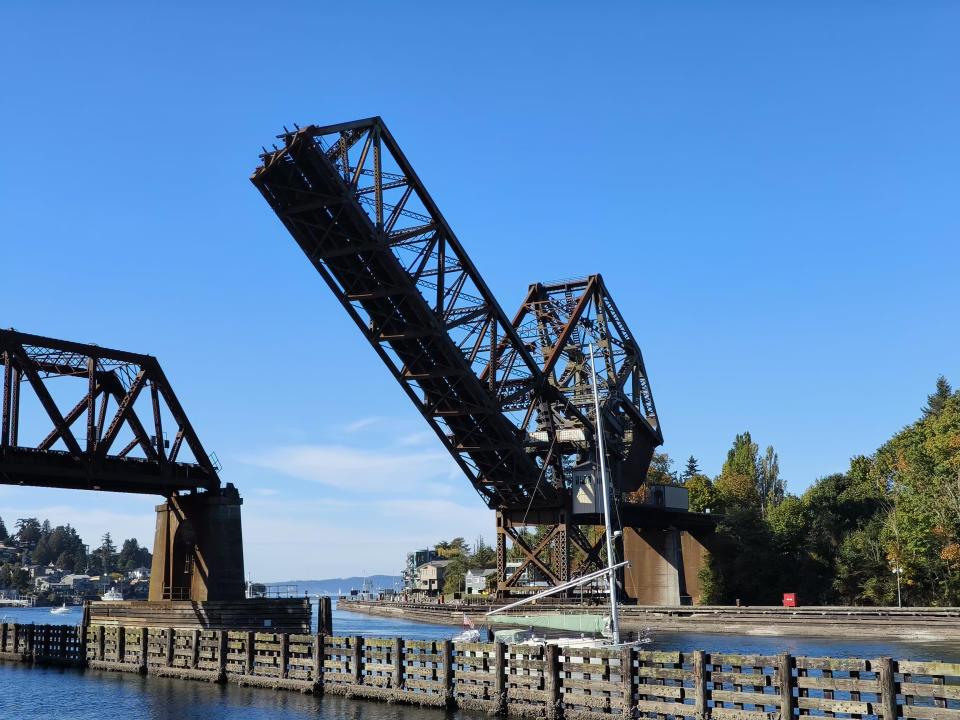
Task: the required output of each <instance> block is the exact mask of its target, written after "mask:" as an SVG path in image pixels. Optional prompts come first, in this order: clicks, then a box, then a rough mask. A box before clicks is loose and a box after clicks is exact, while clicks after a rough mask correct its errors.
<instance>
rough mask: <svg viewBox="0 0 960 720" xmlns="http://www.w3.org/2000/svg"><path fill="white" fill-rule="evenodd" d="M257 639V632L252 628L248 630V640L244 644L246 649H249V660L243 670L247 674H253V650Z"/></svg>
mask: <svg viewBox="0 0 960 720" xmlns="http://www.w3.org/2000/svg"><path fill="white" fill-rule="evenodd" d="M256 641H257V634H256V633H255V632H253V631H252V630H250V631H249V632H247V642H246V643H245V644H244V649H245V650H246V651H247V662H246V664H245V665H244V668H243V672H244V674H245V675H253V652H254V649H253V648H254V645H255V644H256Z"/></svg>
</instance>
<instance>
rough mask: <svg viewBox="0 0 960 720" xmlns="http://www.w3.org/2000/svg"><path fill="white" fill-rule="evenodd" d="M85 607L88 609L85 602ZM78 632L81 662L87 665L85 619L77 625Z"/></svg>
mask: <svg viewBox="0 0 960 720" xmlns="http://www.w3.org/2000/svg"><path fill="white" fill-rule="evenodd" d="M84 609H86V603H84ZM77 632H78V633H79V635H80V637H79V640H80V664H81V665H82V666H84V667H85V666H86V664H87V625H86V623H84V622H83V621H81V622H80V625H78V626H77Z"/></svg>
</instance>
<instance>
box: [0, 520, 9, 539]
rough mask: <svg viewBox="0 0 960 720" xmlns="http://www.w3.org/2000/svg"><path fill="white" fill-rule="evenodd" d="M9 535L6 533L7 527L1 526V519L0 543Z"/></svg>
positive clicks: (0, 523)
mask: <svg viewBox="0 0 960 720" xmlns="http://www.w3.org/2000/svg"><path fill="white" fill-rule="evenodd" d="M9 537H10V533H8V532H7V526H6V525H4V524H3V518H0V542H4V541H5V540H7V539H9Z"/></svg>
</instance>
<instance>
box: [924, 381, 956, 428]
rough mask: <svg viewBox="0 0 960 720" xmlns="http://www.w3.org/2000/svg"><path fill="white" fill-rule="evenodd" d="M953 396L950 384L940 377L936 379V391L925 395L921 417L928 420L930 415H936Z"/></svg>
mask: <svg viewBox="0 0 960 720" xmlns="http://www.w3.org/2000/svg"><path fill="white" fill-rule="evenodd" d="M952 396H953V388H952V387H950V383H949V382H947V379H946V378H945V377H944V376H943V375H941V376H940V377H938V378H937V389H936V391H935V392H934V393H932V394H931V395H927V404H926V406H924V407H923V408H921V411H922V412H923V417H924V418H928V417H930V416H931V415H938V414H939V413H940V412H941V411H942V410H943V408H944V405H946V404H947V400H949V399H950V398H951V397H952Z"/></svg>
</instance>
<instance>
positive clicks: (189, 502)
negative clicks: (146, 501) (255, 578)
mask: <svg viewBox="0 0 960 720" xmlns="http://www.w3.org/2000/svg"><path fill="white" fill-rule="evenodd" d="M241 504H243V500H242V499H241V498H240V493H239V492H237V489H236V488H235V487H234V486H233V485H232V484H230V483H227V485H226V487H223V488H220V489H219V490H216V491H207V492H195V493H190V494H185V495H179V494H174V495H173V496H171V497H170V499H169V500H167V501H166V502H165V503H163V504H162V505H157V507H156V510H157V530H156V535H155V537H154V543H153V547H154V551H153V566H152V568H151V573H150V600H152V601H153V600H192V601H194V602H201V601H207V600H242V599H243V598H244V596H245V586H244V579H243V534H242V532H241V527H240V505H241Z"/></svg>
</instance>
